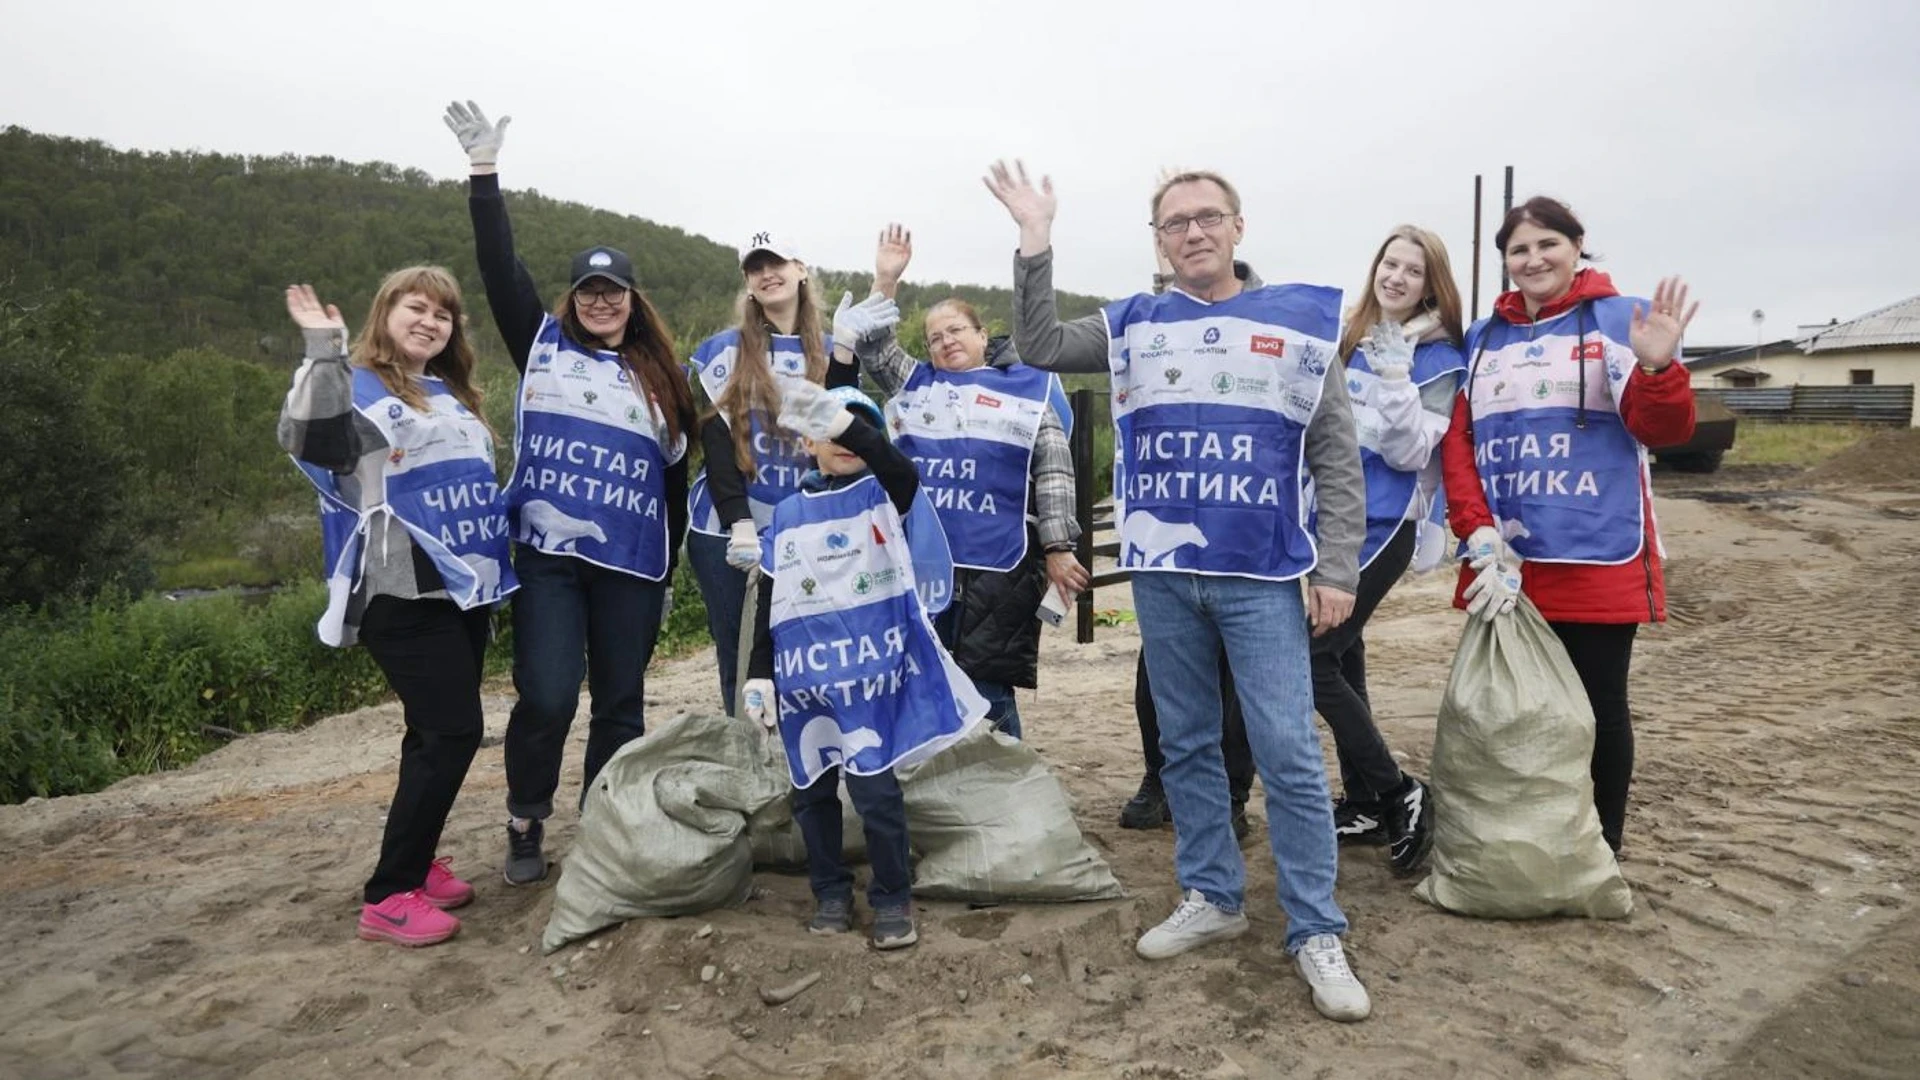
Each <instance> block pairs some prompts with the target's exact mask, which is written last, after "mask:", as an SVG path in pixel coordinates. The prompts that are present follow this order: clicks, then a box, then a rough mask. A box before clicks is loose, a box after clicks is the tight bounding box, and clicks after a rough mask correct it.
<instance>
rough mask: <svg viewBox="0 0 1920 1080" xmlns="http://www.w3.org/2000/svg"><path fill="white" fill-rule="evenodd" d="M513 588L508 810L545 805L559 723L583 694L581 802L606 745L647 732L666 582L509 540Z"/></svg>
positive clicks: (563, 724)
mask: <svg viewBox="0 0 1920 1080" xmlns="http://www.w3.org/2000/svg"><path fill="white" fill-rule="evenodd" d="M513 569H514V573H516V574H518V575H519V577H520V590H519V591H518V592H516V593H514V594H513V599H512V607H513V688H514V690H515V692H517V693H518V694H519V695H520V699H519V700H518V701H516V702H514V704H513V713H512V715H511V716H510V717H508V719H507V738H506V759H507V813H509V814H512V815H513V816H514V817H521V818H540V819H544V818H547V817H550V816H552V814H553V794H554V792H555V791H556V790H558V789H559V787H560V758H561V755H562V753H563V752H564V751H565V749H566V745H567V729H568V728H570V727H572V726H573V714H574V713H575V712H577V711H579V708H580V682H581V680H582V679H583V678H584V679H585V680H586V681H587V689H588V692H589V693H590V694H591V695H592V698H591V700H592V705H591V711H590V713H589V715H590V717H591V720H590V724H591V726H590V727H589V728H588V729H587V759H586V767H585V770H584V772H585V775H584V776H583V777H582V778H581V781H580V801H581V804H582V805H584V804H585V803H586V798H587V790H588V789H589V788H590V787H592V786H593V778H594V777H596V776H598V775H600V767H601V766H603V765H605V764H606V763H607V759H609V758H611V757H613V752H614V751H616V750H618V749H620V748H621V747H622V746H625V745H626V744H627V743H629V742H632V741H633V740H635V739H637V738H639V737H640V736H641V735H643V734H645V733H646V730H647V727H646V681H647V664H648V663H649V662H650V661H651V660H652V659H653V646H654V643H655V642H656V641H657V640H658V639H659V637H660V609H661V606H662V604H663V603H664V602H665V598H666V592H667V587H666V583H665V582H661V581H646V580H643V579H641V578H637V577H634V576H633V575H632V574H623V573H621V572H620V571H618V570H609V569H607V568H605V567H601V566H595V565H594V564H592V563H590V562H587V561H586V560H585V559H577V558H574V557H573V556H571V555H548V554H546V553H544V552H542V551H539V550H537V549H535V548H532V547H528V546H527V545H525V544H515V545H514V546H513Z"/></svg>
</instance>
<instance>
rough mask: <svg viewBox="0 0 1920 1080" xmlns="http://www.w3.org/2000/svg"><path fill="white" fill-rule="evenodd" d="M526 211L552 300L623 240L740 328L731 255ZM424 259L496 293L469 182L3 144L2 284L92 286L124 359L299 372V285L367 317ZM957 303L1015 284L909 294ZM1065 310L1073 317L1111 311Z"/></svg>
mask: <svg viewBox="0 0 1920 1080" xmlns="http://www.w3.org/2000/svg"><path fill="white" fill-rule="evenodd" d="M506 179H507V180H508V181H509V182H510V181H511V179H512V177H511V175H509V176H507V177H506ZM509 200H510V204H511V206H512V210H513V217H514V226H515V233H516V237H517V239H518V242H519V244H520V247H521V255H522V257H523V258H524V259H525V260H526V262H527V265H528V267H529V269H530V270H532V272H533V274H534V277H535V279H536V280H538V281H539V282H541V284H542V286H543V287H544V288H547V289H550V290H557V289H558V288H559V287H560V285H561V284H562V283H561V280H560V279H561V276H562V274H563V273H564V270H565V267H566V265H567V260H568V258H569V257H570V256H571V255H572V254H573V253H574V252H576V251H578V250H580V249H581V248H584V247H588V246H591V245H593V244H611V245H613V246H615V247H619V248H622V249H623V250H625V251H627V252H628V253H629V254H631V255H632V256H633V258H634V263H635V268H636V270H637V271H638V273H639V277H640V282H641V285H642V287H643V288H644V289H645V290H646V291H647V293H648V295H649V296H651V297H652V299H653V301H654V303H655V304H656V305H658V306H659V308H660V309H661V311H662V313H663V314H665V315H666V317H667V322H668V325H669V326H671V327H672V328H673V330H674V332H675V334H676V335H678V336H679V338H680V339H681V341H682V343H683V345H690V344H691V343H693V342H697V341H698V340H700V339H701V338H703V337H705V336H706V335H708V334H710V333H712V332H714V331H715V330H718V329H720V328H721V327H723V326H725V325H727V324H728V323H729V322H730V321H731V313H732V310H733V304H734V300H735V297H736V295H737V294H738V291H739V286H740V276H739V271H738V269H737V264H736V262H735V258H734V250H733V248H732V247H730V246H726V245H722V244H719V243H715V242H713V241H711V240H708V239H706V238H705V237H700V236H694V235H691V234H689V233H687V232H685V231H683V230H680V229H676V228H673V227H672V226H669V225H662V224H657V223H655V222H651V221H647V220H644V219H642V218H637V217H630V216H625V215H620V214H614V213H610V212H608V211H605V210H596V209H594V208H593V207H590V206H584V205H581V204H579V203H569V202H558V201H555V200H553V199H548V198H545V197H543V196H541V195H540V194H538V193H537V192H532V191H514V192H512V193H511V194H510V195H509ZM877 224H878V223H876V225H877ZM416 262H433V263H440V264H442V265H444V266H446V267H448V268H449V269H451V270H453V271H454V272H455V273H456V274H458V275H459V276H460V278H461V281H462V283H463V284H464V285H465V286H466V287H467V289H468V290H469V291H470V292H471V293H472V294H473V295H474V296H475V297H478V296H479V295H480V293H479V284H480V283H479V276H478V274H477V272H476V271H475V269H474V266H473V240H472V234H471V230H470V227H469V225H468V218H467V208H466V185H465V183H464V182H463V181H456V180H435V179H433V178H432V177H430V176H428V175H427V174H425V173H423V172H420V171H418V170H414V169H400V168H396V167H395V166H392V165H388V164H384V163H381V162H371V163H354V162H345V161H338V160H335V159H333V158H324V157H322V158H303V157H296V156H293V155H283V156H280V157H245V156H240V155H233V154H217V153H200V152H196V151H171V152H156V153H141V152H138V151H121V150H115V149H113V148H112V147H109V146H107V145H105V144H103V143H99V142H95V141H89V140H80V139H66V138H58V137H54V136H47V135H39V134H35V133H33V132H31V131H27V130H25V129H24V128H19V127H9V128H6V129H5V130H4V131H0V267H6V268H7V270H6V271H5V272H4V273H0V286H4V287H5V288H6V289H7V291H8V292H9V293H10V294H11V295H12V296H13V297H16V298H23V297H24V298H30V297H34V296H36V295H40V294H43V293H45V292H47V291H49V290H62V289H79V290H81V291H82V292H83V293H85V294H86V295H87V297H88V298H89V299H90V300H91V301H92V303H93V304H94V306H95V307H96V308H97V309H98V310H99V313H100V315H101V319H102V322H101V330H102V333H101V335H100V346H101V347H102V348H105V349H108V350H113V351H129V352H137V353H140V354H142V355H148V356H152V355H160V354H164V353H167V352H170V351H172V350H174V349H181V348H208V349H213V350H216V351H219V352H222V353H225V354H227V355H229V356H235V357H246V358H259V359H266V360H271V361H275V362H277V363H280V364H290V363H291V362H293V361H294V360H297V359H298V357H297V356H296V355H295V353H296V352H297V351H298V347H299V345H298V340H299V339H298V337H297V336H296V335H294V334H291V333H289V332H288V330H289V326H288V324H287V319H286V312H285V309H284V307H283V306H282V305H283V295H282V290H283V289H284V288H285V287H286V285H287V283H288V282H289V281H292V280H295V279H298V280H302V281H311V282H313V283H314V284H315V286H316V287H317V288H318V289H319V290H320V292H321V294H322V295H323V296H325V297H327V298H328V299H330V300H334V301H335V302H337V303H339V305H340V308H341V310H342V311H344V312H346V313H347V314H348V318H349V319H350V320H352V319H355V318H357V317H358V316H359V315H360V314H362V313H364V311H365V309H366V304H367V302H368V300H369V299H370V298H371V297H372V294H373V289H374V286H375V285H376V284H378V282H379V280H380V278H381V277H382V276H383V275H384V274H385V273H386V272H387V271H389V270H392V269H394V268H396V267H399V266H404V265H408V264H410V263H416ZM824 269H826V270H827V280H828V281H829V282H830V283H831V284H833V285H838V286H841V287H857V286H860V285H864V284H866V283H867V282H868V281H869V280H870V277H869V275H868V274H867V273H864V272H859V271H862V270H864V269H865V268H855V271H856V272H852V273H842V274H835V273H832V272H831V268H824ZM8 274H10V275H11V280H9V279H8V277H7V276H6V275H8ZM954 292H958V293H960V294H962V295H964V296H966V297H967V298H968V299H969V300H971V301H973V302H974V303H975V304H976V305H977V306H978V307H980V309H981V311H982V313H983V314H985V315H988V316H989V317H991V318H995V319H998V320H1000V321H1001V322H1002V324H1003V325H1004V321H1005V319H1006V317H1007V315H1008V312H1009V300H1010V296H1009V294H1008V291H1007V290H1005V289H987V288H978V287H971V286H962V287H958V288H956V287H953V286H949V285H947V284H945V283H932V284H924V285H917V286H916V285H911V284H910V285H908V286H907V287H905V288H903V289H902V292H901V297H900V299H901V304H902V307H903V308H907V309H909V310H911V309H913V308H914V307H916V306H917V305H919V304H922V303H928V302H931V300H933V299H938V298H939V297H941V296H946V295H949V294H951V293H954ZM1061 302H1062V311H1063V312H1064V313H1065V314H1068V315H1077V314H1083V313H1085V312H1088V311H1091V310H1093V308H1094V306H1095V304H1096V303H1097V302H1096V301H1094V300H1093V299H1092V298H1089V297H1075V296H1069V295H1063V296H1062V297H1061ZM485 308H486V305H485V304H484V303H481V304H479V305H478V310H476V311H475V312H474V313H473V317H474V321H475V323H476V324H477V327H478V330H479V331H480V332H477V333H476V334H475V336H474V340H475V341H476V343H478V344H479V346H480V347H481V349H482V350H483V352H485V353H486V354H487V355H488V357H489V359H494V360H499V359H503V357H501V356H500V355H499V353H500V347H499V344H498V341H497V339H496V338H495V336H494V335H493V334H491V333H490V332H486V310H485Z"/></svg>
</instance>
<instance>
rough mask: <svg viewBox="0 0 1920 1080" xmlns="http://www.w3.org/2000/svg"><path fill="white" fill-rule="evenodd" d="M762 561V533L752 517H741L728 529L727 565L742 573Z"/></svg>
mask: <svg viewBox="0 0 1920 1080" xmlns="http://www.w3.org/2000/svg"><path fill="white" fill-rule="evenodd" d="M759 562H760V534H759V533H757V532H755V531H754V528H753V519H752V518H741V519H740V520H739V521H736V522H734V523H733V528H731V529H728V530H727V565H728V566H731V567H733V568H734V569H735V570H739V571H741V572H742V573H744V572H746V571H748V570H751V569H753V568H754V566H755V565H757V564H758V563H759Z"/></svg>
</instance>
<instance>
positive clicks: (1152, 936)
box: [1133, 889, 1338, 960]
mask: <svg viewBox="0 0 1920 1080" xmlns="http://www.w3.org/2000/svg"><path fill="white" fill-rule="evenodd" d="M1246 932H1247V917H1246V916H1245V915H1243V914H1241V913H1240V912H1238V911H1236V912H1234V913H1232V914H1228V913H1226V912H1224V911H1221V910H1220V909H1219V908H1217V907H1214V906H1213V905H1212V904H1209V903H1207V898H1206V897H1205V896H1202V895H1201V894H1200V890H1199V889H1188V890H1187V896H1186V899H1184V900H1182V901H1180V906H1179V907H1177V908H1174V909H1173V914H1171V915H1169V916H1167V921H1166V922H1163V923H1161V924H1160V925H1159V926H1156V927H1154V928H1153V929H1151V930H1149V931H1147V932H1146V933H1144V934H1141V935H1140V941H1139V943H1138V944H1136V945H1135V946H1134V947H1133V951H1135V952H1137V953H1139V954H1140V955H1141V956H1142V957H1144V958H1145V959H1148V960H1165V959H1166V958H1168V957H1170V956H1179V955H1180V954H1181V953H1183V952H1186V951H1187V950H1188V949H1197V948H1199V947H1200V946H1202V945H1206V944H1209V943H1211V942H1215V941H1225V940H1227V939H1228V938H1237V937H1239V936H1240V935H1241V934H1244V933H1246ZM1335 945H1336V947H1337V945H1338V943H1337V942H1336V943H1335Z"/></svg>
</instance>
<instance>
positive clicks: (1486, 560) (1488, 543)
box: [1467, 525, 1520, 570]
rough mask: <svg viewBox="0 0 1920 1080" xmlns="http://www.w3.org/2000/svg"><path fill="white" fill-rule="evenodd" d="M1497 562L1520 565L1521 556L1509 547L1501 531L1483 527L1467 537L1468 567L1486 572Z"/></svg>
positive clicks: (1491, 527)
mask: <svg viewBox="0 0 1920 1080" xmlns="http://www.w3.org/2000/svg"><path fill="white" fill-rule="evenodd" d="M1495 562H1506V563H1512V564H1514V565H1516V566H1518V565H1519V564H1520V556H1519V555H1517V554H1515V553H1514V550H1513V549H1512V548H1510V547H1508V546H1507V542H1506V540H1504V539H1503V538H1502V537H1501V536H1500V530H1499V529H1496V528H1494V527H1493V526H1491V525H1482V526H1480V527H1479V528H1477V529H1475V530H1473V532H1472V534H1471V535H1469V536H1468V537H1467V565H1468V566H1471V567H1473V568H1474V569H1475V570H1485V569H1486V568H1487V567H1488V566H1489V565H1490V564H1492V563H1495Z"/></svg>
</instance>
